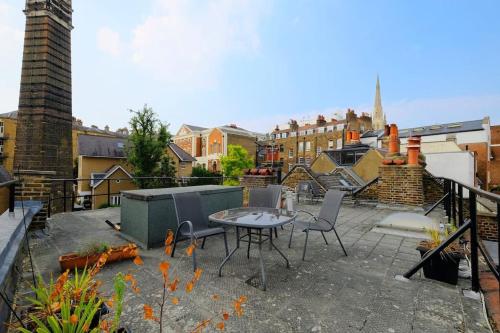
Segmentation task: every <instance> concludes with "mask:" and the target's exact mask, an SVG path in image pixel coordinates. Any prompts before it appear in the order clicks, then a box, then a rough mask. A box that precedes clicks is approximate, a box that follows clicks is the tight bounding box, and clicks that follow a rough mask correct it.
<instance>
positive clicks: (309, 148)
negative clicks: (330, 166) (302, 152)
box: [306, 141, 311, 151]
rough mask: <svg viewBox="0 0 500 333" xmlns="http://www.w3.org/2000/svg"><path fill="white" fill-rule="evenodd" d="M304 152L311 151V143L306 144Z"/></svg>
mask: <svg viewBox="0 0 500 333" xmlns="http://www.w3.org/2000/svg"><path fill="white" fill-rule="evenodd" d="M306 151H311V141H307V142H306Z"/></svg>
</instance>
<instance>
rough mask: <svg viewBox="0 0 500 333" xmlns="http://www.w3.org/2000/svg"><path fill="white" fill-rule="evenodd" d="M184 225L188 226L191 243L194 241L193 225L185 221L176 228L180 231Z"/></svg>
mask: <svg viewBox="0 0 500 333" xmlns="http://www.w3.org/2000/svg"><path fill="white" fill-rule="evenodd" d="M184 224H187V225H188V227H189V234H190V235H191V242H193V241H194V233H193V223H191V221H187V220H186V221H183V222H181V224H179V226H178V227H177V228H178V229H179V230H180V229H181V228H182V226H183V225H184Z"/></svg>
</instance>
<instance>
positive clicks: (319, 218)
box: [316, 216, 333, 227]
mask: <svg viewBox="0 0 500 333" xmlns="http://www.w3.org/2000/svg"><path fill="white" fill-rule="evenodd" d="M318 220H322V221H325V222H326V223H328V224H329V225H331V226H332V227H333V223H332V222H330V221H328V220H327V219H324V218H322V217H319V216H318V218H317V219H316V221H318Z"/></svg>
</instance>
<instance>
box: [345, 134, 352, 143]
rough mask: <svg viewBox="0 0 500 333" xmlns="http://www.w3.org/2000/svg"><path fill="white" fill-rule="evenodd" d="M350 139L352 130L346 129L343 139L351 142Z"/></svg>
mask: <svg viewBox="0 0 500 333" xmlns="http://www.w3.org/2000/svg"><path fill="white" fill-rule="evenodd" d="M351 140H352V132H351V131H347V133H346V138H345V141H346V142H351Z"/></svg>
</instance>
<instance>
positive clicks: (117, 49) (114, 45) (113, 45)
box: [97, 27, 122, 57]
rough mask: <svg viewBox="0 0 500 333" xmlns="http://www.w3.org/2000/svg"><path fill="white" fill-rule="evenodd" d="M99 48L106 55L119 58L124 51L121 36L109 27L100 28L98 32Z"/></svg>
mask: <svg viewBox="0 0 500 333" xmlns="http://www.w3.org/2000/svg"><path fill="white" fill-rule="evenodd" d="M97 47H98V48H99V49H100V50H101V51H103V52H104V53H106V54H109V55H111V56H114V57H117V56H119V55H120V54H121V50H122V46H121V41H120V34H119V33H118V32H116V31H114V30H112V29H111V28H108V27H102V28H100V29H99V30H98V31H97Z"/></svg>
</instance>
